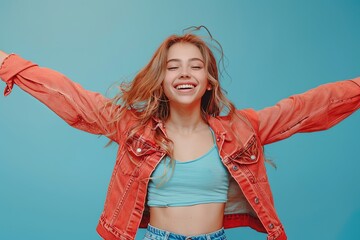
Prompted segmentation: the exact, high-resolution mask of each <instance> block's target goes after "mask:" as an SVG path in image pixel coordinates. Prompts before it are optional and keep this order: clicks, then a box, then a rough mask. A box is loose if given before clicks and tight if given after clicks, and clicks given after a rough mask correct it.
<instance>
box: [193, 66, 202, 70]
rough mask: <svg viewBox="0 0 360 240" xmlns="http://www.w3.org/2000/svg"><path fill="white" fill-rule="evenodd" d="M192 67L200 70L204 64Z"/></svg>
mask: <svg viewBox="0 0 360 240" xmlns="http://www.w3.org/2000/svg"><path fill="white" fill-rule="evenodd" d="M191 68H192V69H195V70H199V69H202V66H192V67H191Z"/></svg>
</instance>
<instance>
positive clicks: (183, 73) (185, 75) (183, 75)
mask: <svg viewBox="0 0 360 240" xmlns="http://www.w3.org/2000/svg"><path fill="white" fill-rule="evenodd" d="M180 78H183V79H188V78H190V74H189V72H188V70H187V68H183V69H182V71H181V73H180Z"/></svg>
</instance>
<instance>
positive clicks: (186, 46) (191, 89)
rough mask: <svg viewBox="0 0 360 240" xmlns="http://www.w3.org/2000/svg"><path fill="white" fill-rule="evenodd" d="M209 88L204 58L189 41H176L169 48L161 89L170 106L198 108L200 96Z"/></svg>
mask: <svg viewBox="0 0 360 240" xmlns="http://www.w3.org/2000/svg"><path fill="white" fill-rule="evenodd" d="M209 88H210V84H209V83H208V79H207V71H206V68H205V63H204V58H203V56H202V54H201V52H200V50H199V48H198V47H196V46H195V45H193V44H190V43H176V44H174V45H172V46H171V47H170V48H169V51H168V55H167V63H166V72H165V78H164V81H163V89H164V93H165V95H166V97H167V98H168V99H169V103H170V107H172V106H176V105H179V106H181V105H184V106H185V105H186V106H189V105H193V106H195V107H197V106H198V107H199V108H200V104H201V98H202V96H203V95H204V93H205V92H206V90H207V89H209Z"/></svg>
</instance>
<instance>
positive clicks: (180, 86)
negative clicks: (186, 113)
mask: <svg viewBox="0 0 360 240" xmlns="http://www.w3.org/2000/svg"><path fill="white" fill-rule="evenodd" d="M194 87H195V86H194V85H191V84H181V85H177V86H176V89H178V90H179V89H189V88H190V89H193V88H194Z"/></svg>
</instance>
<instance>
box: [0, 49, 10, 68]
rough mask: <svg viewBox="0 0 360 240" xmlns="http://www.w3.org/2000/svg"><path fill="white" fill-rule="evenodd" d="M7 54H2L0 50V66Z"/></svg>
mask: <svg viewBox="0 0 360 240" xmlns="http://www.w3.org/2000/svg"><path fill="white" fill-rule="evenodd" d="M8 55H9V54H7V53H5V52H3V51H1V50H0V66H1V64H2V63H3V61H4V59H5V58H6V57H7V56H8Z"/></svg>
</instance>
